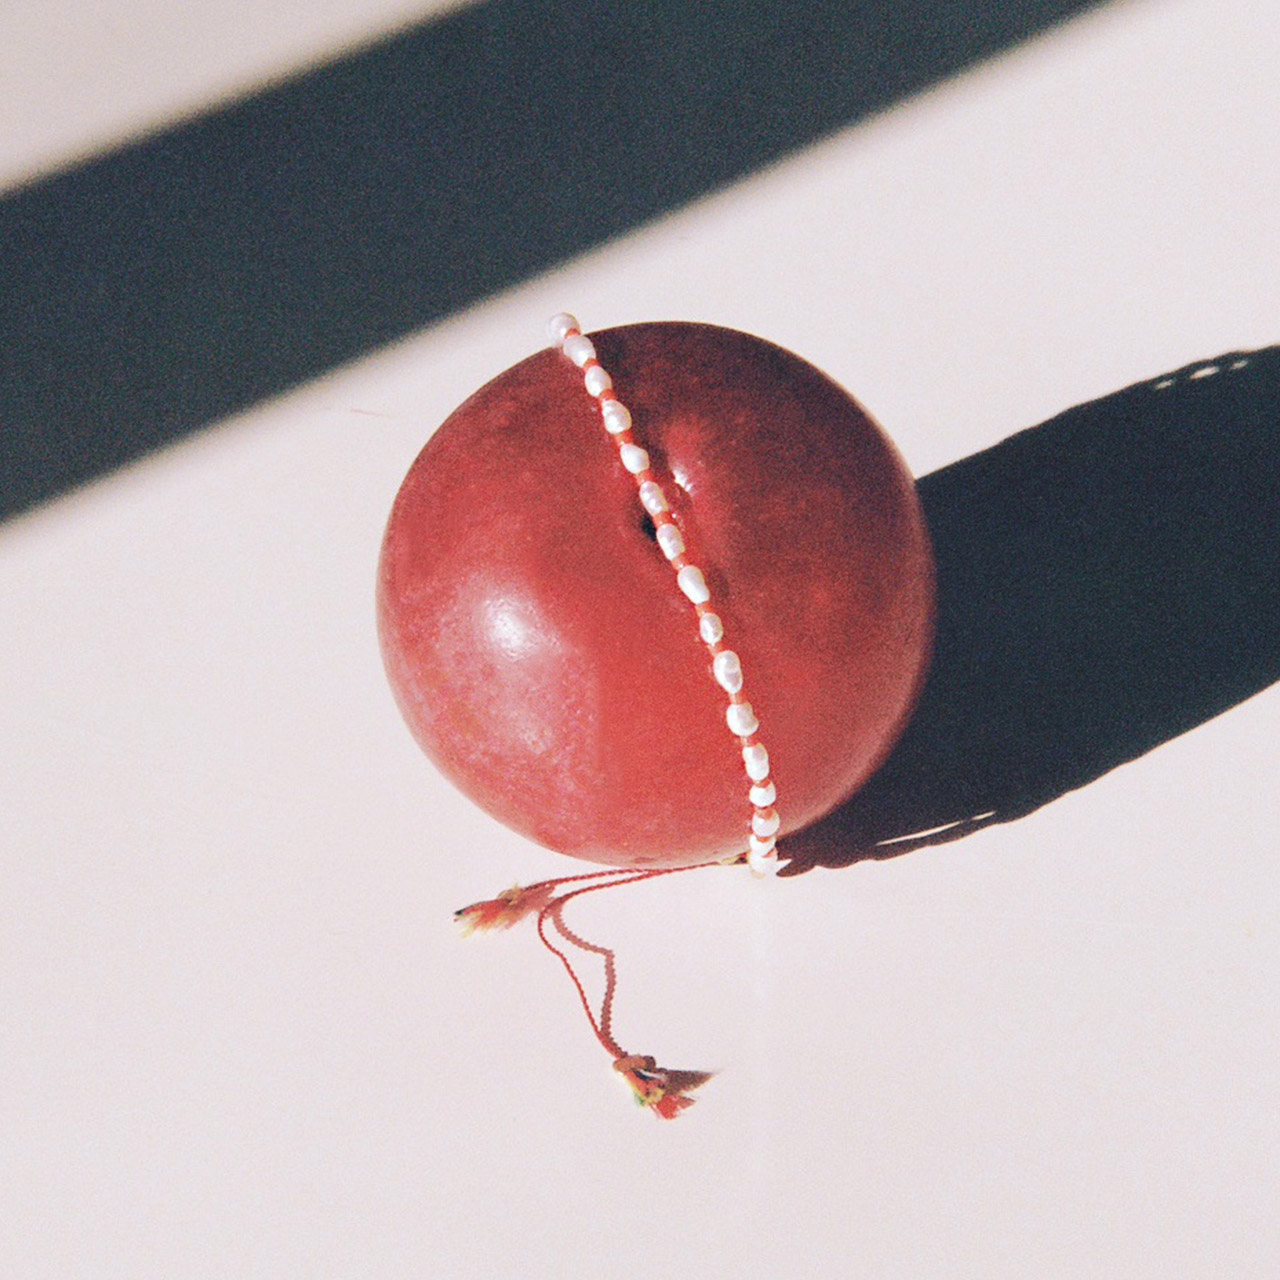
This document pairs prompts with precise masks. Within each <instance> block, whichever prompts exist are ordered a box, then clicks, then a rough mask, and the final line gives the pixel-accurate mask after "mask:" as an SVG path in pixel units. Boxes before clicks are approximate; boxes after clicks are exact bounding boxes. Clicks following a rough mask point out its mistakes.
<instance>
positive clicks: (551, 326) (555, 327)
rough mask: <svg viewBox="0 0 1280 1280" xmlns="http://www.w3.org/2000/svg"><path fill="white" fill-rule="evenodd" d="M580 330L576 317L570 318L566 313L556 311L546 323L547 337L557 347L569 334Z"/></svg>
mask: <svg viewBox="0 0 1280 1280" xmlns="http://www.w3.org/2000/svg"><path fill="white" fill-rule="evenodd" d="M581 328H582V326H581V325H580V324H579V323H578V318H577V317H576V316H571V315H570V314H569V313H568V312H567V311H558V312H557V313H556V314H555V315H553V316H552V317H551V319H550V320H548V321H547V337H549V338H550V339H551V341H552V342H554V343H555V344H556V346H557V347H559V346H562V345H563V344H564V340H565V338H567V337H568V336H569V334H571V333H573V332H574V331H575V330H580V329H581Z"/></svg>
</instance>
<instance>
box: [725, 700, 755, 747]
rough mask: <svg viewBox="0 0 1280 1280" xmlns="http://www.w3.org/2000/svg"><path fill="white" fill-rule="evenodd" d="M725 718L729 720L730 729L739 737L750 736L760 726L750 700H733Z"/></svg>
mask: <svg viewBox="0 0 1280 1280" xmlns="http://www.w3.org/2000/svg"><path fill="white" fill-rule="evenodd" d="M724 718H725V719H726V720H727V721H728V722H729V729H730V731H731V732H733V733H736V734H737V735H738V737H739V738H749V737H750V736H751V735H752V734H753V733H755V731H756V730H757V729H758V728H759V727H760V721H759V720H757V719H756V713H755V712H754V711H752V709H751V703H749V702H731V703H730V704H729V708H728V710H727V711H726V712H725V713H724Z"/></svg>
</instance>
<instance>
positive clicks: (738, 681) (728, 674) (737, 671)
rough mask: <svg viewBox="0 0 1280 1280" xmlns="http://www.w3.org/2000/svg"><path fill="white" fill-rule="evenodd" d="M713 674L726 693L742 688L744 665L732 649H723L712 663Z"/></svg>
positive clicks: (735, 691)
mask: <svg viewBox="0 0 1280 1280" xmlns="http://www.w3.org/2000/svg"><path fill="white" fill-rule="evenodd" d="M711 674H712V675H714V676H715V678H716V683H717V684H719V686H720V687H721V688H722V689H723V690H724V691H725V692H726V693H737V692H738V690H739V689H741V688H742V663H741V662H740V661H739V659H738V655H737V654H736V653H734V651H733V650H732V649H721V650H720V652H719V653H717V654H716V656H715V658H714V659H712V662H711Z"/></svg>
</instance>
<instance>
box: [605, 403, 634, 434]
mask: <svg viewBox="0 0 1280 1280" xmlns="http://www.w3.org/2000/svg"><path fill="white" fill-rule="evenodd" d="M600 413H601V415H602V416H603V418H604V425H605V430H607V431H608V432H609V433H610V434H612V435H615V436H616V435H621V434H622V432H624V431H626V430H627V429H628V428H629V427H630V426H631V414H630V413H629V412H628V411H627V406H626V405H625V404H623V403H622V401H621V400H606V401H605V402H604V404H603V405H602V406H601V408H600Z"/></svg>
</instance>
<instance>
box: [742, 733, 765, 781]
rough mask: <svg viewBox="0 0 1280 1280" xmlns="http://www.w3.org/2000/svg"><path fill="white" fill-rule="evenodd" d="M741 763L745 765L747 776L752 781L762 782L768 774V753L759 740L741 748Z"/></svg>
mask: <svg viewBox="0 0 1280 1280" xmlns="http://www.w3.org/2000/svg"><path fill="white" fill-rule="evenodd" d="M742 763H743V764H745V765H746V766H747V777H749V778H750V779H751V781H752V782H763V781H764V780H765V779H766V778H767V777H768V776H769V753H768V752H767V751H766V750H765V749H764V744H763V743H761V742H753V743H752V744H751V745H750V746H749V747H743V748H742Z"/></svg>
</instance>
